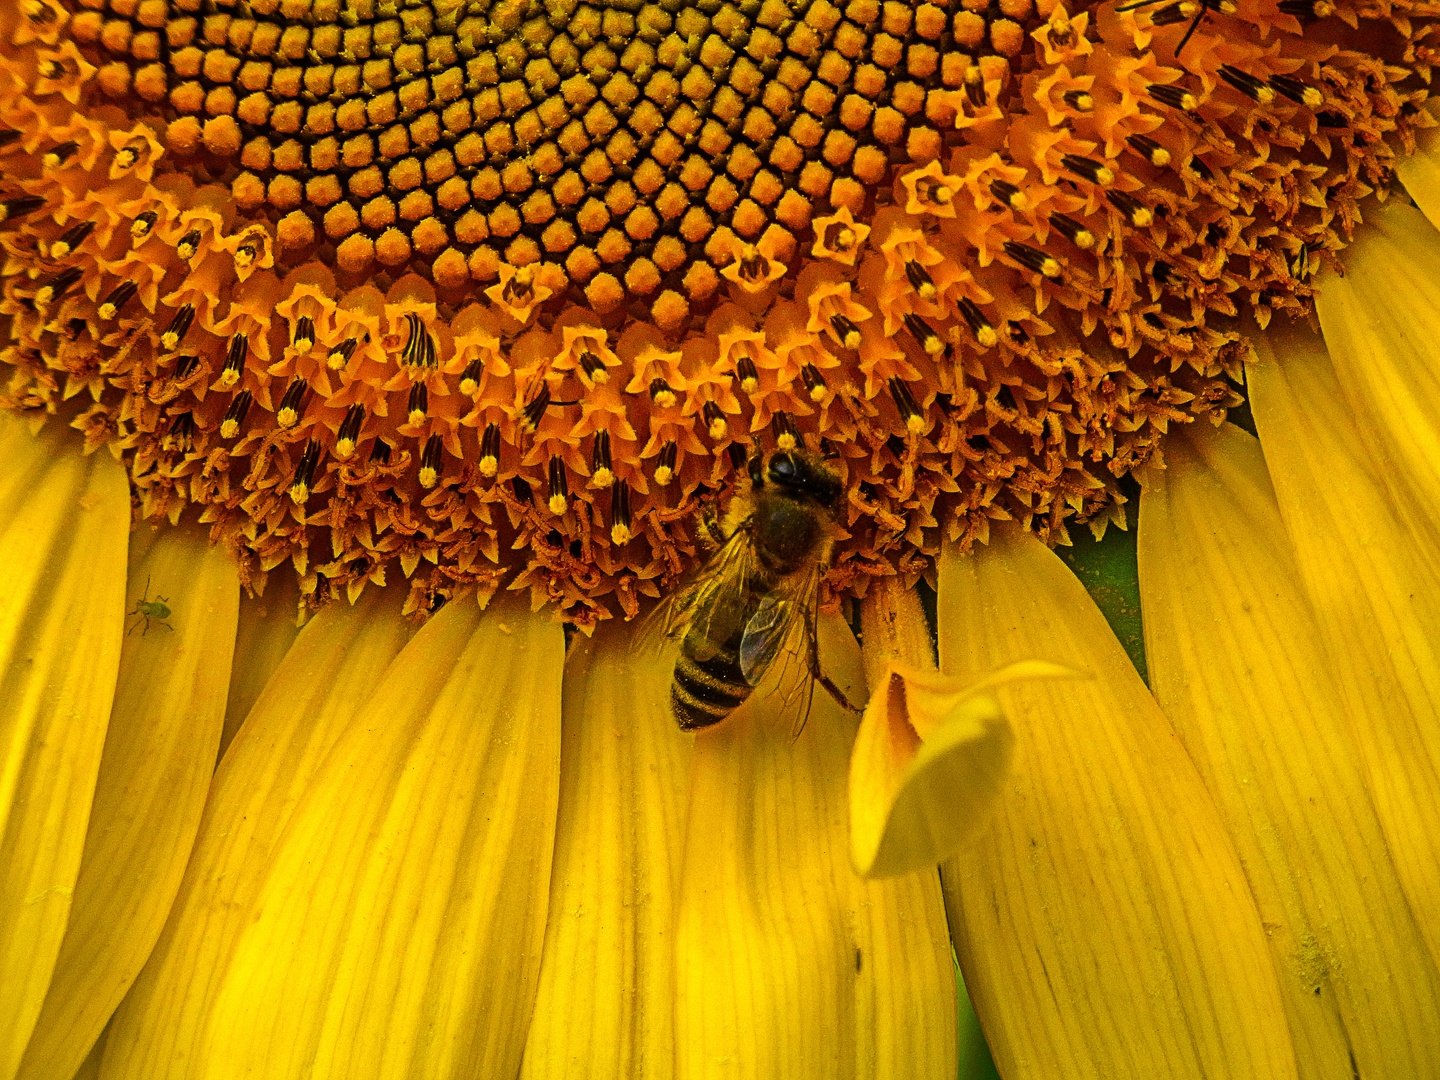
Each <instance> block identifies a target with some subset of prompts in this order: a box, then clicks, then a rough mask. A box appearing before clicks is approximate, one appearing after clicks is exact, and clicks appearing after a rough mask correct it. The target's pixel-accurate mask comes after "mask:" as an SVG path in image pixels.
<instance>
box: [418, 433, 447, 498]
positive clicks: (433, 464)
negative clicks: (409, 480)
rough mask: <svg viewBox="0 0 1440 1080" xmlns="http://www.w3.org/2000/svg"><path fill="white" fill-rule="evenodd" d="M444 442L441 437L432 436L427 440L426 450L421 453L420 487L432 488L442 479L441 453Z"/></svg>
mask: <svg viewBox="0 0 1440 1080" xmlns="http://www.w3.org/2000/svg"><path fill="white" fill-rule="evenodd" d="M443 445H444V440H443V439H441V438H440V436H439V435H431V436H430V437H429V438H428V439H426V440H425V449H424V450H422V451H421V452H420V475H419V477H418V479H419V481H420V486H421V487H424V488H432V487H434V486H435V483H436V481H437V480H439V479H440V465H441V458H440V452H441V448H442V447H443Z"/></svg>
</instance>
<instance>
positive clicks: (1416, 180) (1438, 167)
mask: <svg viewBox="0 0 1440 1080" xmlns="http://www.w3.org/2000/svg"><path fill="white" fill-rule="evenodd" d="M1429 112H1430V114H1431V115H1432V116H1433V115H1434V112H1435V110H1434V108H1433V107H1430V108H1429ZM1415 143H1416V150H1415V153H1413V154H1397V155H1395V162H1394V169H1395V175H1396V176H1398V177H1399V178H1400V182H1401V183H1402V184H1404V185H1405V193H1406V194H1407V195H1409V196H1410V197H1411V198H1412V199H1414V200H1415V205H1416V206H1418V207H1420V209H1421V210H1422V211H1424V213H1425V216H1426V217H1427V218H1429V219H1430V224H1432V225H1434V226H1435V227H1436V228H1437V229H1440V128H1434V127H1432V128H1429V129H1428V130H1425V131H1420V132H1417V133H1416V138H1415Z"/></svg>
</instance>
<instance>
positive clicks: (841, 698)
mask: <svg viewBox="0 0 1440 1080" xmlns="http://www.w3.org/2000/svg"><path fill="white" fill-rule="evenodd" d="M814 675H815V681H816V682H818V683H819V684H820V685H821V686H823V687H824V688H825V691H826V692H827V693H828V694H829V695H830V696H831V697H832V698H834V699H835V704H836V705H839V706H840V707H841V708H842V709H844V710H845V711H846V712H852V713H855V714H856V715H857V716H858V715H860V714H861V713H863V712H864V711H865V710H864V709H862V708H859V707H857V706H855V705H852V704H851V703H850V699H849V698H848V697H846V696H845V691H844V690H841V689H840V688H839V687H838V686H836V685H835V684H834V683H833V682H831V681H830V676H828V675H826V674H825V673H824V672H823V671H816V672H815V673H814Z"/></svg>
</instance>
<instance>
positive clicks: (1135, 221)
mask: <svg viewBox="0 0 1440 1080" xmlns="http://www.w3.org/2000/svg"><path fill="white" fill-rule="evenodd" d="M1154 220H1155V212H1154V211H1153V210H1151V209H1150V208H1149V207H1148V206H1142V207H1140V208H1139V209H1138V210H1136V211H1135V213H1133V214H1131V215H1130V224H1132V225H1134V226H1135V227H1136V228H1137V229H1143V228H1145V226H1147V225H1149V224H1150V223H1151V222H1152V221H1154ZM1056 272H1057V273H1058V272H1059V268H1058V267H1057V268H1056ZM1046 276H1047V277H1049V276H1052V275H1050V274H1048V273H1047V274H1046Z"/></svg>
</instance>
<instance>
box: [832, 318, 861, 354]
mask: <svg viewBox="0 0 1440 1080" xmlns="http://www.w3.org/2000/svg"><path fill="white" fill-rule="evenodd" d="M830 330H831V332H832V333H834V335H835V340H836V341H838V342H839V343H840V347H841V348H842V349H858V348H860V328H859V327H858V326H856V325H855V324H854V323H853V322H851V321H850V320H849V319H847V318H846V317H845V316H844V315H832V316H830Z"/></svg>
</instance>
